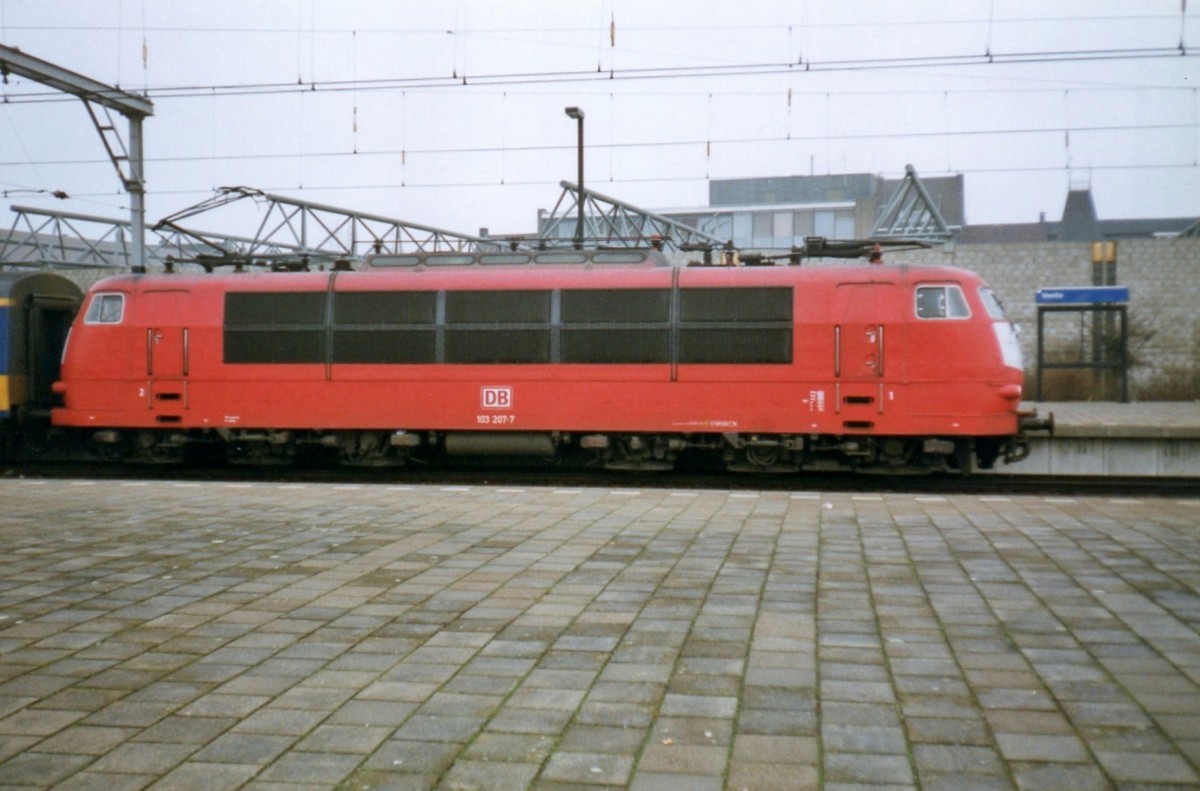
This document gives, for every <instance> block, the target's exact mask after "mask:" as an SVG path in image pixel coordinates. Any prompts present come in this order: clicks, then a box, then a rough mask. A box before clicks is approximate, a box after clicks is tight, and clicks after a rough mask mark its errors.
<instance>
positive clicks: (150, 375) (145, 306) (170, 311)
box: [141, 291, 188, 423]
mask: <svg viewBox="0 0 1200 791" xmlns="http://www.w3.org/2000/svg"><path fill="white" fill-rule="evenodd" d="M182 293H183V292H181V291H147V292H145V293H143V294H142V296H141V303H142V305H141V307H142V311H143V314H142V315H144V316H145V318H146V330H145V332H146V380H147V381H146V403H147V406H148V407H149V408H150V410H151V411H152V412H154V413H155V419H156V420H157V421H158V422H159V423H179V422H181V421H182V419H183V410H185V409H187V377H188V331H187V329H186V328H185V327H183V325H182V322H181V320H180V314H179V296H180V295H181V294H182Z"/></svg>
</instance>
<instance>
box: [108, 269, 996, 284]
mask: <svg viewBox="0 0 1200 791" xmlns="http://www.w3.org/2000/svg"><path fill="white" fill-rule="evenodd" d="M676 271H677V272H679V276H680V278H681V280H682V282H684V283H686V282H688V281H696V280H699V281H703V282H704V283H705V284H706V285H711V286H729V287H737V286H749V285H756V284H778V285H784V284H796V285H798V286H803V285H806V284H807V285H811V286H814V287H820V286H832V285H836V284H837V283H848V282H859V283H864V282H879V283H911V282H918V281H934V280H967V281H981V280H982V278H980V277H979V276H978V275H977V274H975V273H974V272H971V271H970V270H966V269H961V268H958V267H950V266H928V265H920V266H909V265H884V266H869V265H866V264H857V265H850V266H702V267H680V268H672V267H657V266H654V267H650V268H646V267H640V266H634V267H630V266H618V267H586V268H585V267H575V266H537V267H534V266H516V267H505V266H488V267H484V266H462V267H456V266H447V267H429V268H421V269H419V270H418V269H412V268H405V269H399V270H397V269H384V268H376V269H364V270H357V271H354V270H350V271H326V272H265V271H263V272H238V273H227V274H141V275H132V274H130V275H117V276H114V277H110V278H107V279H105V280H101V281H100V282H98V283H96V284H95V285H94V286H93V287H92V290H93V291H96V290H104V289H116V290H130V291H141V290H156V289H164V288H168V289H171V290H191V289H193V288H199V289H205V290H208V289H216V290H226V289H229V290H243V289H245V288H253V289H255V290H262V291H310V290H311V291H318V290H325V289H327V288H329V283H330V278H336V279H337V283H338V285H339V286H349V285H353V286H355V287H357V288H366V289H370V288H371V287H373V286H374V287H380V288H387V287H399V288H409V287H413V286H417V284H420V285H419V286H417V287H419V288H429V287H435V288H457V287H462V288H475V289H480V288H482V289H503V288H513V289H521V288H526V289H527V288H570V287H571V286H572V285H573V284H576V283H578V284H580V285H581V286H584V285H585V284H586V287H593V286H599V285H603V286H604V287H609V288H611V287H614V286H618V287H625V288H638V287H654V286H661V284H662V283H663V282H668V283H669V282H670V280H671V279H672V276H673V275H672V273H673V272H676Z"/></svg>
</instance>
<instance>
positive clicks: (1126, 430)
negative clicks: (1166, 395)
mask: <svg viewBox="0 0 1200 791" xmlns="http://www.w3.org/2000/svg"><path fill="white" fill-rule="evenodd" d="M1023 406H1026V407H1034V408H1036V409H1037V410H1038V414H1040V415H1047V414H1053V415H1054V436H1053V437H1036V436H1035V437H1034V439H1033V442H1032V443H1031V450H1032V452H1031V454H1030V456H1029V458H1027V459H1025V460H1024V461H1022V462H1020V463H1018V464H1014V465H1003V464H1001V465H999V466H998V468H997V469H996V472H997V473H1000V474H1014V475H1106V476H1159V477H1179V478H1200V402H1182V403H1179V402H1147V403H1138V404H1117V403H1108V402H1105V403H1091V402H1056V403H1048V402H1043V403H1035V404H1025V405H1023Z"/></svg>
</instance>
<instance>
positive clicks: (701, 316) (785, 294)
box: [679, 288, 792, 322]
mask: <svg viewBox="0 0 1200 791" xmlns="http://www.w3.org/2000/svg"><path fill="white" fill-rule="evenodd" d="M679 318H680V320H681V321H684V322H697V321H791V320H792V289H791V288H685V289H681V290H680V292H679Z"/></svg>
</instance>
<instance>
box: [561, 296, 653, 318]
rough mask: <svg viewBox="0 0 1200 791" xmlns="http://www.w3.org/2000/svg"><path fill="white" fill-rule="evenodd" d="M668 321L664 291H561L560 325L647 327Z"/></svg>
mask: <svg viewBox="0 0 1200 791" xmlns="http://www.w3.org/2000/svg"><path fill="white" fill-rule="evenodd" d="M670 319H671V292H670V291H668V290H667V289H661V288H654V289H587V290H579V291H563V292H562V321H563V324H607V323H611V324H650V323H662V324H665V323H666V322H668V321H670Z"/></svg>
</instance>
